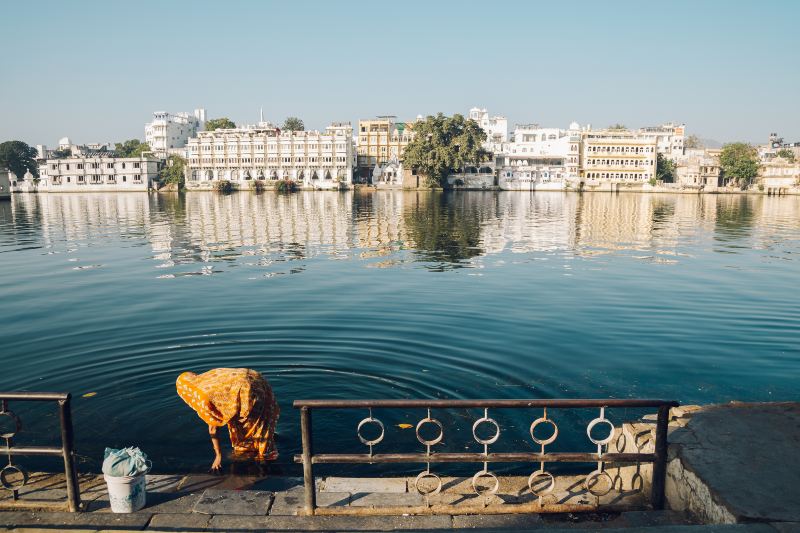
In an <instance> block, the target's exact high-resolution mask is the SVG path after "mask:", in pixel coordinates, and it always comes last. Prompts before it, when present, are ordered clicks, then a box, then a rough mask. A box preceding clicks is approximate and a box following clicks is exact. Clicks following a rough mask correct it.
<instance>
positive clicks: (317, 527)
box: [0, 513, 798, 533]
mask: <svg viewBox="0 0 800 533" xmlns="http://www.w3.org/2000/svg"><path fill="white" fill-rule="evenodd" d="M3 514H4V513H0V517H1V516H2V515H3ZM236 518H237V520H231V519H228V520H225V521H219V522H217V523H209V524H206V525H204V526H200V527H198V526H191V525H189V524H188V523H184V524H182V525H179V524H175V525H172V526H169V527H158V526H155V527H151V526H149V525H148V524H143V525H138V524H137V525H133V524H125V523H123V522H118V523H114V524H111V523H107V524H106V523H100V522H94V523H85V524H78V523H64V522H57V521H52V522H49V523H46V522H39V523H37V524H35V525H33V524H31V525H27V524H26V525H19V526H18V527H10V528H4V527H2V526H0V533H10V532H15V533H42V532H50V533H52V532H53V531H68V532H71V533H81V532H83V533H90V532H91V533H95V532H104V533H105V532H110V531H115V532H117V533H124V532H131V531H150V532H165V533H166V532H174V531H182V532H184V533H191V532H197V533H200V532H208V531H230V532H236V531H259V532H262V531H263V532H268V531H272V532H288V531H329V532H339V531H342V532H344V531H359V532H368V531H418V532H434V531H442V530H452V529H457V528H465V529H469V530H470V531H474V532H484V533H488V532H490V531H516V532H520V533H524V532H528V531H530V532H537V531H547V532H550V533H568V532H569V533H571V532H575V531H602V532H604V533H631V532H633V531H647V532H650V533H789V532H795V531H797V530H798V529H797V526H798V524H787V523H782V524H780V523H779V524H766V523H765V524H730V525H687V524H660V525H659V524H657V525H646V524H640V525H636V526H625V527H620V524H614V523H608V524H591V523H590V524H587V523H581V524H573V525H571V526H569V525H555V524H548V523H543V522H540V521H533V522H527V523H525V522H522V521H520V520H519V517H518V516H513V517H511V519H505V518H506V517H492V518H493V520H485V518H487V517H462V519H461V520H456V518H457V517H453V518H451V517H413V518H415V520H409V519H408V517H394V518H393V519H391V520H386V519H384V520H380V521H378V520H374V519H366V518H355V517H294V518H291V519H290V518H286V517H282V518H281V517H264V519H262V520H252V519H251V520H248V521H244V520H241V518H240V517H236Z"/></svg>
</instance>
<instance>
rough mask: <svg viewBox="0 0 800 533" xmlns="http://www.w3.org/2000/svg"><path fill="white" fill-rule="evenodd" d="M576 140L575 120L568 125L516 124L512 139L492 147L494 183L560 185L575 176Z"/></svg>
mask: <svg viewBox="0 0 800 533" xmlns="http://www.w3.org/2000/svg"><path fill="white" fill-rule="evenodd" d="M580 144H581V131H580V125H579V124H577V123H575V122H573V123H572V124H570V125H569V128H568V129H560V128H542V127H540V126H539V125H538V124H518V125H517V126H516V127H515V128H514V135H513V140H512V141H511V142H509V143H503V144H502V145H500V147H499V150H497V151H495V165H496V167H497V169H498V170H499V176H498V178H499V179H498V185H499V186H500V188H502V189H509V190H534V189H536V188H539V189H542V188H564V187H565V185H566V183H568V182H571V181H575V180H577V179H578V170H579V162H580ZM556 184H559V185H556ZM537 185H538V187H537Z"/></svg>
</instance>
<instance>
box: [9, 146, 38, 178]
mask: <svg viewBox="0 0 800 533" xmlns="http://www.w3.org/2000/svg"><path fill="white" fill-rule="evenodd" d="M36 154H37V152H36V148H33V147H31V146H28V145H27V144H25V143H24V142H22V141H6V142H4V143H2V144H0V168H7V169H8V170H10V171H11V172H13V173H14V174H16V175H17V178H22V176H24V175H25V172H27V171H30V173H31V174H33V176H34V177H36V178H38V177H39V168H38V167H37V165H36Z"/></svg>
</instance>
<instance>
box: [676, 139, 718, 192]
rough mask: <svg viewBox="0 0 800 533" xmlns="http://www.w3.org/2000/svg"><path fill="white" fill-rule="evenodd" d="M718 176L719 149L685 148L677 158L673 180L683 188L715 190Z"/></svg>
mask: <svg viewBox="0 0 800 533" xmlns="http://www.w3.org/2000/svg"><path fill="white" fill-rule="evenodd" d="M719 176H720V166H719V150H713V149H712V150H707V149H705V148H694V149H687V150H685V153H684V155H683V157H680V158H678V160H677V167H676V169H675V180H676V182H677V183H678V185H680V186H681V187H683V188H688V189H702V190H704V191H712V190H716V189H717V188H718V187H719Z"/></svg>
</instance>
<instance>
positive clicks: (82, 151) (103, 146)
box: [36, 137, 114, 159]
mask: <svg viewBox="0 0 800 533" xmlns="http://www.w3.org/2000/svg"><path fill="white" fill-rule="evenodd" d="M113 151H114V143H111V142H98V143H86V144H74V143H73V142H72V141H71V140H70V138H69V137H62V138H60V139H59V140H58V147H57V148H55V149H52V150H51V149H48V148H47V146H46V145H44V144H37V145H36V159H54V158H59V157H65V156H66V157H70V156H71V157H89V156H101V157H102V156H105V155H112V152H113Z"/></svg>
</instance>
